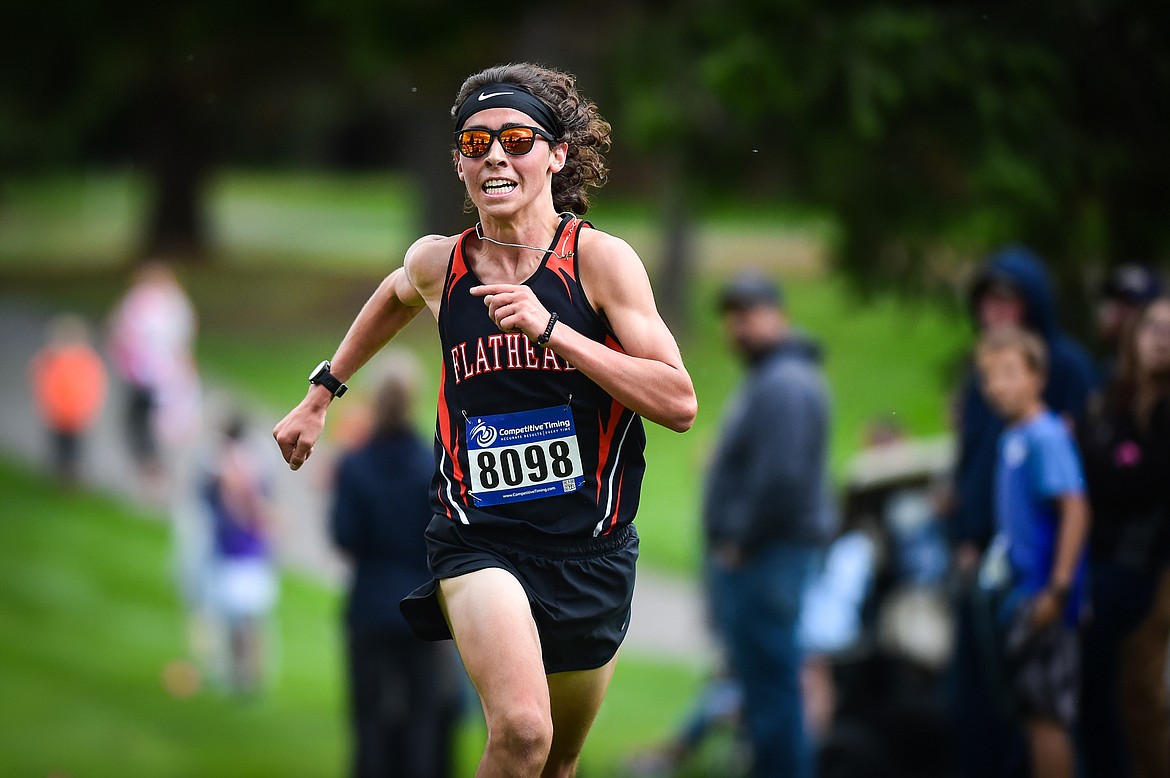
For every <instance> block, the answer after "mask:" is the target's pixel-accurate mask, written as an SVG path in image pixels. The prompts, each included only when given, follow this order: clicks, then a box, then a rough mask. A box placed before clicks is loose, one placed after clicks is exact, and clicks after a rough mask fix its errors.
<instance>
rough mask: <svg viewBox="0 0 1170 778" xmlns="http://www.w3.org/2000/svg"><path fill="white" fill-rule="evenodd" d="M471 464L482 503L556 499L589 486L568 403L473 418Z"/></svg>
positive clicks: (469, 419) (473, 490)
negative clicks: (586, 485)
mask: <svg viewBox="0 0 1170 778" xmlns="http://www.w3.org/2000/svg"><path fill="white" fill-rule="evenodd" d="M467 461H468V465H469V466H470V470H471V496H472V498H473V499H474V500H475V504H476V505H502V504H504V503H510V502H521V501H523V500H538V499H540V498H542V497H556V496H558V495H562V494H568V493H569V492H575V491H577V490H578V489H580V488H581V487H582V486H583V485H584V483H585V475H584V469H583V468H582V467H581V451H580V449H579V448H578V446H577V429H576V427H575V426H574V424H573V414H572V413H571V412H570V411H569V406H567V405H560V406H557V407H555V408H541V409H540V410H536V411H520V412H518V413H501V414H496V415H495V416H469V417H467Z"/></svg>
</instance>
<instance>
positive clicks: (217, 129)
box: [0, 0, 341, 257]
mask: <svg viewBox="0 0 1170 778" xmlns="http://www.w3.org/2000/svg"><path fill="white" fill-rule="evenodd" d="M10 5H13V4H10ZM313 5H314V4H312V3H310V2H307V1H304V2H296V1H294V2H292V3H285V2H276V0H258V1H257V2H251V3H243V4H231V3H196V2H192V1H191V0H179V2H175V3H151V2H145V0H111V2H107V3H101V4H93V3H82V4H72V3H70V4H65V3H22V4H16V5H14V6H13V7H11V8H10V13H11V16H10V18H9V19H8V23H6V24H5V25H4V27H3V33H0V35H3V39H2V41H0V163H2V164H3V165H4V167H5V168H6V169H7V170H10V171H11V170H22V169H23V170H35V169H43V168H45V167H49V166H65V165H70V164H77V163H79V162H83V161H92V160H94V159H99V160H101V159H105V160H117V161H121V162H126V161H128V162H131V163H132V164H134V165H136V166H138V167H139V168H140V169H141V171H142V172H143V173H144V174H145V175H146V177H147V180H148V183H149V186H150V191H151V196H150V211H149V214H148V215H147V218H146V234H145V235H144V236H143V238H142V244H141V251H142V253H143V255H154V254H160V255H164V256H169V257H197V256H200V255H201V254H202V251H203V249H204V248H205V245H206V241H207V225H206V219H205V215H204V212H203V203H204V198H203V194H204V193H203V189H204V187H205V185H206V183H207V180H208V176H209V173H210V172H211V170H212V168H213V166H214V165H215V164H217V163H219V162H220V161H221V160H222V159H224V158H225V156H227V155H228V154H229V153H230V150H231V146H232V143H233V142H236V141H237V140H238V139H241V138H248V137H251V136H254V135H261V134H264V133H271V132H273V131H274V130H276V129H281V128H283V127H286V126H287V125H289V124H291V123H292V122H293V120H294V118H295V116H296V110H297V108H298V105H299V103H298V98H297V97H295V96H294V95H293V93H294V91H296V90H303V91H302V94H304V93H308V92H310V91H311V89H309V88H311V87H312V86H313V85H314V84H316V83H320V82H322V81H324V82H326V83H338V82H339V81H340V80H341V71H340V68H339V64H340V60H339V57H338V50H339V47H340V45H339V39H338V37H337V35H336V32H335V31H332V30H330V29H328V28H327V27H325V26H324V25H322V24H320V23H319V19H318V17H317V16H316V15H315V13H314V11H313ZM270 139H271V138H270Z"/></svg>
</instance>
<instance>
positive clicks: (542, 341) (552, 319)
mask: <svg viewBox="0 0 1170 778" xmlns="http://www.w3.org/2000/svg"><path fill="white" fill-rule="evenodd" d="M556 323H557V314H556V312H555V311H554V312H553V315H552V316H549V317H548V326H547V327H545V328H544V334H543V335H541V336H540V337H539V338H537V339H536V345H538V346H543V345H546V344H547V343H548V339H549V338H551V337H552V328H553V325H554V324H556Z"/></svg>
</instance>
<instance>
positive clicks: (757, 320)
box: [703, 272, 837, 778]
mask: <svg viewBox="0 0 1170 778" xmlns="http://www.w3.org/2000/svg"><path fill="white" fill-rule="evenodd" d="M718 304H719V310H720V313H721V314H722V318H723V326H724V331H725V333H726V335H727V338H728V341H729V343H730V345H731V347H732V348H733V349H734V350H735V352H736V353H737V354H738V355H739V356H740V357H741V359H742V360H743V362H744V365H745V366H746V368H747V375H746V376H745V378H744V381H743V384H742V385H741V386H740V388H739V390H738V391H737V392H736V394H735V396H734V397H733V398H732V399H731V401H730V402H729V403H728V405H727V408H726V410H725V412H724V419H723V425H722V431H721V433H720V437H719V441H718V444H717V446H716V449H715V453H714V457H713V459H712V462H711V465H710V468H709V470H708V473H707V484H706V494H705V496H704V505H703V520H704V526H705V534H706V542H707V551H708V575H709V586H710V597H711V607H712V610H713V617H714V620H715V625H716V629H717V630H718V632H719V635H720V638H721V639H722V640H723V642H724V647H725V649H726V650H727V652H728V658H729V660H730V662H731V666H732V668H733V670H734V672H735V674H736V675H737V676H738V677H739V679H740V681H741V682H742V684H743V688H744V706H745V720H746V724H747V729H748V734H749V738H750V741H751V744H752V750H753V753H754V765H755V767H754V774H755V775H757V776H776V775H784V776H794V777H796V778H801V777H803V776H811V775H813V774H814V754H813V748H812V744H811V742H810V741H809V738H808V737H807V734H806V732H805V725H804V712H803V705H802V701H801V693H800V683H799V674H800V667H801V661H802V656H801V650H800V646H799V643H798V639H797V623H798V621H799V617H800V607H801V602H802V600H803V598H804V593H805V590H806V589H807V588H808V586H809V584H810V582H811V580H812V577H813V575H814V574H815V572H816V570H817V568H818V566H819V563H820V559H821V556H822V553H823V550H824V548H825V546H826V544H827V543H828V541H829V540H830V539H831V538H832V536H833V534H834V532H835V530H836V527H837V513H836V508H835V506H834V504H833V501H832V499H831V493H830V488H829V481H828V471H827V452H828V439H829V434H828V433H829V403H828V397H827V391H826V387H825V382H824V379H823V377H822V375H821V371H820V366H819V362H820V350H819V348H818V347H817V346H816V344H814V343H812V342H811V341H809V340H807V339H806V338H804V337H802V336H800V335H799V334H797V333H796V332H794V331H793V329H792V327H791V325H790V323H789V320H788V316H787V314H786V312H785V309H784V305H783V296H782V293H781V290H780V288H779V286H778V285H777V284H776V283H775V282H774V281H772V280H771V279H770V278H768V277H766V276H764V275H762V274H759V273H754V272H745V273H743V274H740V275H738V276H736V277H735V278H734V279H732V280H731V281H730V282H729V283H728V284H727V285H726V286H725V287H724V288H723V290H722V292H721V294H720V297H719V301H718Z"/></svg>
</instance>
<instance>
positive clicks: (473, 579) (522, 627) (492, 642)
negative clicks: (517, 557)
mask: <svg viewBox="0 0 1170 778" xmlns="http://www.w3.org/2000/svg"><path fill="white" fill-rule="evenodd" d="M439 602H440V604H441V605H442V607H443V612H444V613H445V614H446V616H447V622H448V623H449V624H450V625H451V634H452V635H454V637H455V645H456V646H457V647H458V648H459V654H460V656H461V657H462V658H463V665H464V667H466V668H467V674H468V675H469V676H470V677H471V682H472V683H473V684H475V688H476V691H478V692H479V696H480V699H481V701H482V702H483V706H484V713H485V714H486V715H487V716H488V717H489V719H490V718H491V716H492V715H493V714H494V713H496V712H500V710H499V709H500V706H502V705H505V704H507V703H510V704H512V705H517V704H519V705H525V706H527V705H537V706H539V707H541V708H543V709H545V710H547V709H548V706H549V702H548V683H547V681H546V680H545V675H544V662H543V660H542V657H541V652H540V635H539V634H538V633H537V630H536V622H535V621H533V619H532V610H531V608H530V606H529V604H528V597H527V595H526V594H525V592H524V588H523V587H522V586H521V585H520V582H519V581H517V580H516V578H515V576H513V575H512V574H511V573H509V572H508V571H506V570H503V569H501V568H498V567H490V568H486V569H483V570H476V571H475V572H471V573H467V574H466V575H461V576H457V577H455V578H445V579H443V580H442V581H440V582H439Z"/></svg>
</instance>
